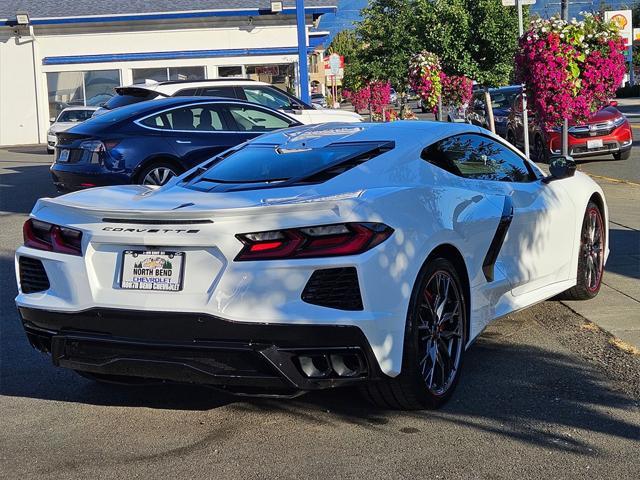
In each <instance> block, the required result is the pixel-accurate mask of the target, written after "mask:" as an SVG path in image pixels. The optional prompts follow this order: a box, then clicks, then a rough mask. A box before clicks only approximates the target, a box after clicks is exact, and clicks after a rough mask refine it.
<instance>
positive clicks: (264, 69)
mask: <svg viewBox="0 0 640 480" xmlns="http://www.w3.org/2000/svg"><path fill="white" fill-rule="evenodd" d="M246 70H247V78H251V79H253V80H259V81H261V82H265V83H270V84H271V85H275V86H276V87H278V88H279V89H281V90H285V91H287V92H289V93H293V92H294V91H295V89H294V79H295V67H294V64H292V63H273V64H267V65H247V67H246Z"/></svg>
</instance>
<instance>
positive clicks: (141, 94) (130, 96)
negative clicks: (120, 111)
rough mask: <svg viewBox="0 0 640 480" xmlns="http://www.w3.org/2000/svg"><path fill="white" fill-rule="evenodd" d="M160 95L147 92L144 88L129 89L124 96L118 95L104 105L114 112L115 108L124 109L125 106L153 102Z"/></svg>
mask: <svg viewBox="0 0 640 480" xmlns="http://www.w3.org/2000/svg"><path fill="white" fill-rule="evenodd" d="M158 95H159V93H157V92H153V91H151V90H145V89H144V88H127V89H123V90H122V94H120V93H118V94H117V95H114V96H113V97H111V98H110V99H109V100H108V101H107V103H105V104H104V108H107V109H109V110H113V109H114V108H120V107H124V106H125V105H132V104H134V103H138V102H144V101H145V100H152V99H154V98H156V97H157V96H158Z"/></svg>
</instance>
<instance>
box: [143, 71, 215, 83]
mask: <svg viewBox="0 0 640 480" xmlns="http://www.w3.org/2000/svg"><path fill="white" fill-rule="evenodd" d="M131 73H132V74H133V83H144V82H145V80H155V81H156V82H166V81H167V80H203V79H204V78H205V71H204V67H162V68H134V69H133V70H131Z"/></svg>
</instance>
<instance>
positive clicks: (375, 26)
mask: <svg viewBox="0 0 640 480" xmlns="http://www.w3.org/2000/svg"><path fill="white" fill-rule="evenodd" d="M525 12H526V8H525ZM526 22H527V15H525V24H526ZM345 37H348V39H349V43H348V44H349V45H350V46H353V47H354V48H353V49H351V48H350V47H349V48H344V47H343V49H344V50H345V51H348V52H349V53H348V55H349V59H348V61H347V59H346V58H345V63H346V69H345V79H344V84H345V86H346V87H347V88H352V89H357V88H358V86H359V85H360V84H361V83H362V82H366V81H373V80H378V81H387V80H388V81H390V82H391V84H392V85H393V86H394V87H395V88H396V90H397V91H399V92H403V91H405V90H406V88H407V68H408V65H409V60H410V58H411V56H412V55H413V54H415V53H416V52H419V51H423V50H427V51H430V52H433V53H435V54H436V55H438V57H439V58H440V61H441V63H442V68H443V70H444V72H445V73H447V74H449V75H466V76H467V77H470V78H472V79H474V80H476V81H477V82H478V83H481V84H485V85H489V86H499V85H506V84H509V83H510V82H511V81H512V79H513V70H514V54H515V51H516V47H517V37H518V18H517V11H516V9H515V8H513V7H503V6H502V4H501V0H371V1H370V2H369V5H368V7H367V8H365V9H363V10H362V20H361V21H360V22H358V23H356V29H355V33H354V34H353V35H352V34H351V33H349V34H345ZM336 38H337V37H336ZM343 40H344V39H341V40H340V41H341V42H343ZM332 46H333V44H332ZM338 48H339V47H337V46H336V51H338V53H340V54H342V55H345V53H343V52H340V51H339V50H338Z"/></svg>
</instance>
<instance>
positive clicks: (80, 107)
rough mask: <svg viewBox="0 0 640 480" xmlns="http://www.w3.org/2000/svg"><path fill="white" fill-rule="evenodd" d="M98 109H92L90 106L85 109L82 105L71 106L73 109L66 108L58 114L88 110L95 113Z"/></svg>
mask: <svg viewBox="0 0 640 480" xmlns="http://www.w3.org/2000/svg"><path fill="white" fill-rule="evenodd" d="M98 108H100V107H92V106H90V105H87V106H86V107H85V106H83V105H77V106H73V107H66V108H64V109H63V110H62V111H61V112H60V113H62V112H67V111H70V110H90V111H93V112H95V111H96V110H98Z"/></svg>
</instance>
